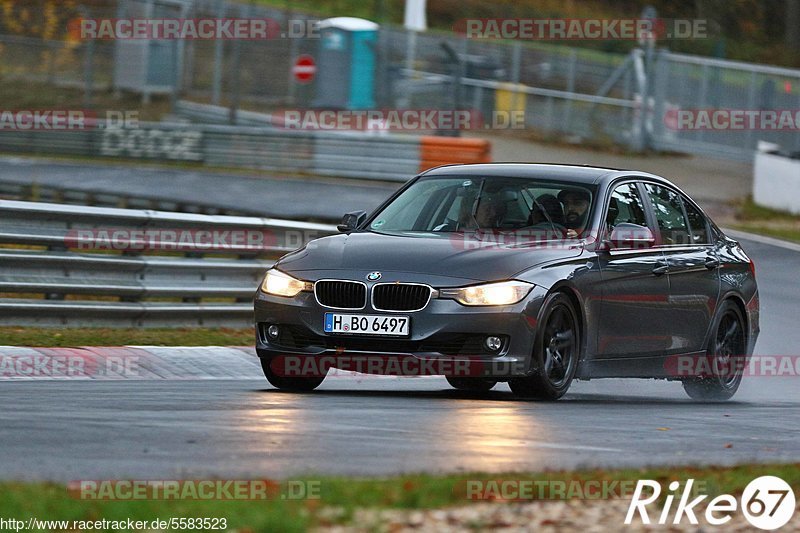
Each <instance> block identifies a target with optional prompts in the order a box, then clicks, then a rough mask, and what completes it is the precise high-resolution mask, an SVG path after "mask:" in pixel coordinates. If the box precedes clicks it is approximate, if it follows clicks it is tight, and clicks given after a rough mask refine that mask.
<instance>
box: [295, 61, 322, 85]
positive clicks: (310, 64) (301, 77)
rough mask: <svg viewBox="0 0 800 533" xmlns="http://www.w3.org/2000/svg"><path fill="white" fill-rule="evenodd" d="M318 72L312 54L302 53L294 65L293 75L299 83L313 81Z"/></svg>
mask: <svg viewBox="0 0 800 533" xmlns="http://www.w3.org/2000/svg"><path fill="white" fill-rule="evenodd" d="M316 73H317V64H316V63H315V62H314V58H313V57H311V56H310V55H301V56H300V57H298V58H297V61H295V62H294V65H293V66H292V75H293V76H294V79H295V81H297V83H311V81H312V80H313V79H314V76H315V75H316Z"/></svg>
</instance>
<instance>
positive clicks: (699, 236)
mask: <svg viewBox="0 0 800 533" xmlns="http://www.w3.org/2000/svg"><path fill="white" fill-rule="evenodd" d="M683 207H684V208H686V217H687V218H688V219H689V230H691V232H692V243H694V244H708V243H710V242H711V239H710V238H709V235H708V224H706V217H704V216H703V213H701V212H700V211H699V210H698V209H697V208H696V207H695V206H694V205H692V203H691V202H689V201H688V200H687V199H686V198H683Z"/></svg>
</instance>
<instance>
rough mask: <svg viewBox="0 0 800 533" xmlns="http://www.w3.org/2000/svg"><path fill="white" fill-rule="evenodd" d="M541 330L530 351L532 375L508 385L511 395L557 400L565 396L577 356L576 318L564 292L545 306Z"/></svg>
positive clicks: (552, 298)
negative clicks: (512, 393) (531, 355)
mask: <svg viewBox="0 0 800 533" xmlns="http://www.w3.org/2000/svg"><path fill="white" fill-rule="evenodd" d="M544 309H545V311H544V313H542V320H541V322H540V330H539V332H538V333H537V335H536V340H535V342H534V349H533V367H534V370H533V373H532V374H530V375H528V376H525V377H521V378H514V379H512V380H510V381H509V382H508V384H509V386H510V387H511V390H512V391H513V392H514V394H517V395H519V396H524V397H530V398H537V399H541V400H557V399H559V398H561V397H562V396H563V395H564V394H566V392H567V390H568V389H569V386H570V384H571V383H572V379H573V378H574V377H575V371H576V370H577V368H578V358H579V356H580V346H581V342H580V330H579V328H578V316H577V314H576V312H575V309H574V308H573V307H572V302H570V299H569V298H568V297H567V295H565V294H563V293H554V294H551V295H550V296H548V297H547V300H545V303H544Z"/></svg>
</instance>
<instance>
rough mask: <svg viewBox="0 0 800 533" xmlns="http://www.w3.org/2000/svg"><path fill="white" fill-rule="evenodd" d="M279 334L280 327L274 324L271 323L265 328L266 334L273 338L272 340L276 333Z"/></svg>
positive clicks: (276, 335) (276, 336)
mask: <svg viewBox="0 0 800 533" xmlns="http://www.w3.org/2000/svg"><path fill="white" fill-rule="evenodd" d="M280 334H281V328H279V327H278V326H276V325H275V324H272V325H270V326H269V327H268V328H267V336H268V337H269V338H270V339H273V340H274V339H277V338H278V335H280Z"/></svg>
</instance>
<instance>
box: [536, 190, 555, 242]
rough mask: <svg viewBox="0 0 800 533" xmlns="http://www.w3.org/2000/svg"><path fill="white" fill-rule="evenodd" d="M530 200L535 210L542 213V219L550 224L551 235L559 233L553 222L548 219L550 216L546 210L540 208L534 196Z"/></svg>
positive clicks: (542, 207) (540, 205)
mask: <svg viewBox="0 0 800 533" xmlns="http://www.w3.org/2000/svg"><path fill="white" fill-rule="evenodd" d="M531 200H533V205H535V206H536V208H537V209H538V210H539V211H541V212H542V214H543V215H544V218H546V219H547V221H548V222H549V223H550V228H551V229H552V230H553V233H554V234H556V235H557V234H558V233H559V231H558V230H557V229H556V224H555V222H553V219H552V218H550V215H549V214H548V213H547V210H546V209H545V208H544V206H542V204H540V203H539V201H538V200H537V199H536V197H535V196H534V195H531Z"/></svg>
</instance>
